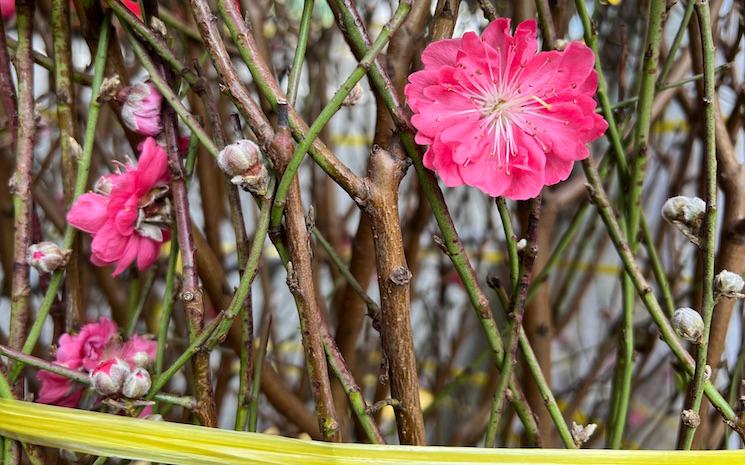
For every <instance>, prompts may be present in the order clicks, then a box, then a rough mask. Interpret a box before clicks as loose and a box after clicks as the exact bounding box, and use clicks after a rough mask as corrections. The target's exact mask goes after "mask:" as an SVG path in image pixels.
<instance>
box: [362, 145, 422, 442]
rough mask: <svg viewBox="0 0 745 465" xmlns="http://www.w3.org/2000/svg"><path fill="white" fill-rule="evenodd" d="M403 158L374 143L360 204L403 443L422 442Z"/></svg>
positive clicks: (384, 349) (400, 437) (400, 436)
mask: <svg viewBox="0 0 745 465" xmlns="http://www.w3.org/2000/svg"><path fill="white" fill-rule="evenodd" d="M407 168H408V163H407V162H406V159H405V158H403V156H402V155H401V156H396V155H394V154H393V153H391V152H389V151H387V150H385V149H383V148H381V147H378V146H375V147H373V149H372V153H371V154H370V166H369V169H368V171H369V175H368V176H369V180H370V184H369V186H370V196H369V200H368V202H367V203H366V204H365V205H364V206H363V210H364V212H365V214H367V215H368V216H369V218H370V224H371V226H372V231H373V243H374V247H375V261H376V264H377V269H378V287H379V288H380V308H381V316H382V325H381V336H382V339H383V351H384V352H385V356H386V359H387V360H388V370H389V372H390V384H391V395H392V396H393V398H395V399H396V400H398V401H399V402H400V404H399V406H398V407H397V408H396V421H397V423H398V437H399V440H400V441H401V443H402V444H413V445H423V444H424V441H425V435H424V418H423V416H422V408H421V405H420V402H419V380H418V377H417V368H416V357H415V353H414V340H413V335H412V330H411V301H410V299H411V296H410V281H411V277H412V276H411V272H410V271H409V268H408V266H407V265H406V257H405V254H404V247H403V237H402V235H401V223H400V219H399V214H398V188H399V184H400V182H401V179H402V178H403V175H404V174H405V173H406V169H407Z"/></svg>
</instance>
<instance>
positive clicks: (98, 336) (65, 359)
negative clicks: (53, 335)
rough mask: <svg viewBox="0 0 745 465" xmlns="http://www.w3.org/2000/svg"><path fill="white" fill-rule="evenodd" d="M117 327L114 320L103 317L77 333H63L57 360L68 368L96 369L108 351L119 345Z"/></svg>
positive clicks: (58, 347)
mask: <svg viewBox="0 0 745 465" xmlns="http://www.w3.org/2000/svg"><path fill="white" fill-rule="evenodd" d="M118 342H119V340H118V338H117V327H116V323H114V322H113V321H112V320H110V319H108V318H106V317H101V318H100V319H99V320H98V323H89V324H87V325H85V326H83V327H82V328H80V332H79V333H78V334H75V335H70V334H67V333H65V334H63V335H61V336H60V338H59V342H58V346H57V358H56V362H58V363H62V364H64V365H65V366H67V367H68V368H72V369H74V370H77V369H78V368H81V367H82V368H83V369H85V370H86V371H90V370H92V369H94V368H95V367H96V366H97V365H98V364H99V363H100V362H101V361H102V360H103V359H104V358H105V357H106V354H107V352H108V351H110V350H112V349H113V348H114V347H115V346H116V345H118Z"/></svg>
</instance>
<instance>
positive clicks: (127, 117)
mask: <svg viewBox="0 0 745 465" xmlns="http://www.w3.org/2000/svg"><path fill="white" fill-rule="evenodd" d="M119 98H120V99H121V100H123V101H124V103H123V105H122V121H124V124H126V125H127V127H128V128H129V129H131V130H133V131H135V132H138V133H140V134H142V135H144V136H157V135H158V134H160V132H161V131H162V130H163V126H162V125H161V122H160V107H161V104H162V103H163V96H162V95H161V94H160V92H158V89H157V88H156V87H155V86H154V85H153V84H152V83H150V82H140V83H137V84H135V85H133V86H130V87H125V88H124V89H122V90H121V91H120V93H119Z"/></svg>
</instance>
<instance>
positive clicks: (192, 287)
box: [163, 67, 217, 427]
mask: <svg viewBox="0 0 745 465" xmlns="http://www.w3.org/2000/svg"><path fill="white" fill-rule="evenodd" d="M163 73H164V77H165V79H166V81H168V82H170V81H171V79H172V78H171V76H170V70H168V69H167V68H165V67H163ZM163 130H164V134H165V142H166V152H167V153H168V171H169V173H170V175H171V195H172V198H173V204H174V210H175V213H176V233H177V239H178V245H179V250H180V251H181V262H182V274H183V280H182V283H181V293H180V298H181V301H182V302H183V304H184V308H185V310H186V316H187V319H188V323H189V338H190V339H191V338H194V337H196V335H197V334H199V332H200V331H201V330H202V328H203V327H204V297H203V295H202V289H201V288H200V287H199V278H198V268H197V263H196V260H195V258H194V252H195V248H194V239H193V238H192V226H191V215H190V214H189V198H188V191H187V188H186V183H185V182H184V169H183V166H182V163H181V157H180V156H179V151H178V135H177V131H178V126H177V122H176V113H175V112H174V111H173V108H171V106H170V105H164V106H163ZM192 368H193V371H194V378H195V379H194V384H195V391H196V392H195V398H196V401H197V408H196V409H195V413H196V414H197V416H198V417H199V421H200V423H201V424H202V425H203V426H210V427H216V426H217V414H216V411H215V399H214V396H213V392H212V375H211V369H210V358H209V352H206V351H201V350H200V351H199V352H198V353H197V354H195V355H194V357H193V358H192Z"/></svg>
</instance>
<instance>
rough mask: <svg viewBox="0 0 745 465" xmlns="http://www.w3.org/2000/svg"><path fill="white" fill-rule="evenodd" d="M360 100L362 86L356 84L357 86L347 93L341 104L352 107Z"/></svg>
mask: <svg viewBox="0 0 745 465" xmlns="http://www.w3.org/2000/svg"><path fill="white" fill-rule="evenodd" d="M361 98H362V84H361V83H360V82H358V83H357V84H355V85H354V87H352V90H351V91H349V93H348V94H347V96H346V97H344V101H343V102H342V103H341V104H342V105H343V106H345V107H352V106H354V105H356V104H358V103H359V101H360V99H361Z"/></svg>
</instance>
